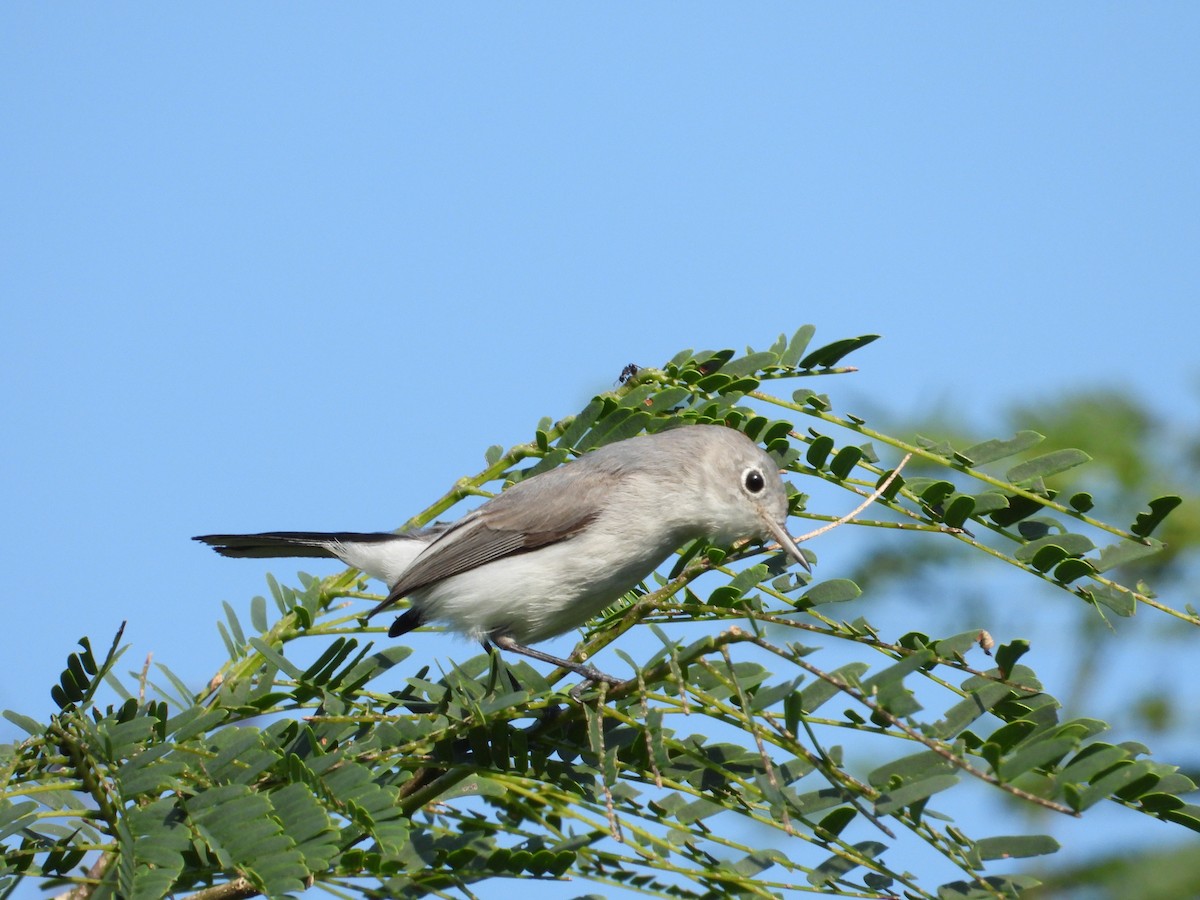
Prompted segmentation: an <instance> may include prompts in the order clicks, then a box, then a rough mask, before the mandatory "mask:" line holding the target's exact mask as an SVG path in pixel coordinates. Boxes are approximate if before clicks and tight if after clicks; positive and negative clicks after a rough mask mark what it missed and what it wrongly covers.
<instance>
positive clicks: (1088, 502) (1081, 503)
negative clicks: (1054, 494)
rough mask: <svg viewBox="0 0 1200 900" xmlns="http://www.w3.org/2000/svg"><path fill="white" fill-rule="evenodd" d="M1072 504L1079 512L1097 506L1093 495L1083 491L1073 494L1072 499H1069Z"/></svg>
mask: <svg viewBox="0 0 1200 900" xmlns="http://www.w3.org/2000/svg"><path fill="white" fill-rule="evenodd" d="M1067 502H1068V503H1070V504H1071V508H1072V509H1074V510H1076V511H1077V512H1081V513H1085V512H1087V511H1088V510H1090V509H1091V508H1092V507H1093V506H1095V501H1094V500H1092V495H1091V494H1089V493H1086V492H1083V491H1081V492H1080V493H1078V494H1072V495H1071V499H1070V500H1068V501H1067Z"/></svg>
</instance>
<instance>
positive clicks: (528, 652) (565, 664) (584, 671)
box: [492, 635, 624, 694]
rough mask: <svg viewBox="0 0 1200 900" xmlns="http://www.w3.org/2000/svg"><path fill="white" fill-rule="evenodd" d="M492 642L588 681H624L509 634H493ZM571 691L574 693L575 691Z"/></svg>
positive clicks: (503, 648)
mask: <svg viewBox="0 0 1200 900" xmlns="http://www.w3.org/2000/svg"><path fill="white" fill-rule="evenodd" d="M492 643H493V644H495V645H496V646H497V647H499V648H500V649H501V650H509V651H511V652H512V653H519V654H521V655H522V656H528V657H529V658H530V659H537V660H540V661H542V662H544V663H550V665H552V666H558V667H560V668H563V669H569V670H570V671H572V672H574V673H575V674H576V675H582V676H583V677H584V678H586V679H587V680H588V681H603V682H605V683H606V684H613V685H616V684H623V683H624V682H623V681H622V680H621V679H620V678H617V677H616V676H615V675H608V674H606V673H604V672H601V671H600V670H599V669H597V668H596V667H595V666H589V665H586V664H585V663H577V662H574V661H572V660H569V659H562V658H561V657H558V656H551V655H550V654H549V653H543V652H542V651H541V650H534V649H533V648H532V647H526V646H525V645H524V644H518V643H517V642H516V641H514V640H513V639H512V638H510V637H509V636H508V635H496V636H493V637H492ZM571 693H572V694H574V691H572V692H571Z"/></svg>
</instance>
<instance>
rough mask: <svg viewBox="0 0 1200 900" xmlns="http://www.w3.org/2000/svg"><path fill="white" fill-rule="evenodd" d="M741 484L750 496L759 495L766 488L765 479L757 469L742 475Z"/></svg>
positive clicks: (748, 470)
mask: <svg viewBox="0 0 1200 900" xmlns="http://www.w3.org/2000/svg"><path fill="white" fill-rule="evenodd" d="M742 484H744V485H746V490H748V491H749V492H750V493H752V494H757V493H759V492H760V491H761V490H762V489H763V488H764V487H766V486H767V482H766V479H764V478H763V474H762V472H760V471H758V469H747V470H746V471H745V472H744V473H743V474H742Z"/></svg>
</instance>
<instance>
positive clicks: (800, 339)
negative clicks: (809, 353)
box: [779, 325, 817, 368]
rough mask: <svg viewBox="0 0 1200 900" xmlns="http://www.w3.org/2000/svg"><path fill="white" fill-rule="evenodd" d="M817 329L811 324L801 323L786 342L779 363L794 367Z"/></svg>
mask: <svg viewBox="0 0 1200 900" xmlns="http://www.w3.org/2000/svg"><path fill="white" fill-rule="evenodd" d="M816 331H817V329H816V328H814V327H813V326H812V325H802V326H801V327H800V328H799V329H797V331H796V333H795V334H794V335H792V339H791V341H789V342H788V345H787V349H786V350H785V351H783V354H782V355H781V356H780V357H779V364H780V365H781V366H787V367H788V368H796V367H797V364H798V363H799V362H800V359H801V357H803V356H804V351H805V350H807V349H808V342H809V341H811V340H812V336H813V335H814V334H816Z"/></svg>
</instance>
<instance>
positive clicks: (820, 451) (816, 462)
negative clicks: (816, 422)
mask: <svg viewBox="0 0 1200 900" xmlns="http://www.w3.org/2000/svg"><path fill="white" fill-rule="evenodd" d="M832 449H833V438H831V437H829V436H828V435H825V434H820V435H817V436H816V437H815V438H813V442H812V444H810V445H809V448H808V452H807V453H805V454H804V458H805V459H806V460H807V461H808V464H809V465H810V466H812V467H813V468H814V469H821V468H824V466H825V460H826V459H827V458H828V457H829V451H831V450H832Z"/></svg>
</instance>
